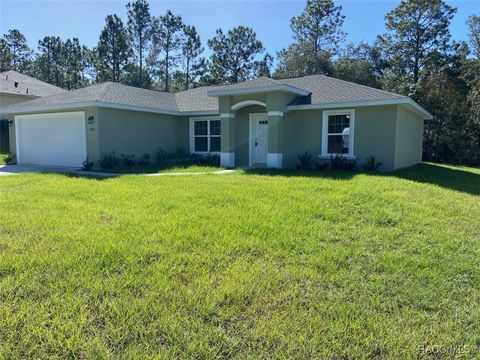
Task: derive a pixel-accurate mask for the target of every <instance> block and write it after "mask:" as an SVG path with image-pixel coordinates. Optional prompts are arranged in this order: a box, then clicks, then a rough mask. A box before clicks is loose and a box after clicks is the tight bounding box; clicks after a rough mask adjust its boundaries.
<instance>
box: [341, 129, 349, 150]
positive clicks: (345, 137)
mask: <svg viewBox="0 0 480 360" xmlns="http://www.w3.org/2000/svg"><path fill="white" fill-rule="evenodd" d="M349 138H350V128H349V127H346V128H345V129H343V131H342V140H343V148H344V149H348V140H349Z"/></svg>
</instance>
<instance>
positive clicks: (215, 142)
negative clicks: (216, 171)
mask: <svg viewBox="0 0 480 360" xmlns="http://www.w3.org/2000/svg"><path fill="white" fill-rule="evenodd" d="M210 152H220V136H212V137H211V138H210Z"/></svg>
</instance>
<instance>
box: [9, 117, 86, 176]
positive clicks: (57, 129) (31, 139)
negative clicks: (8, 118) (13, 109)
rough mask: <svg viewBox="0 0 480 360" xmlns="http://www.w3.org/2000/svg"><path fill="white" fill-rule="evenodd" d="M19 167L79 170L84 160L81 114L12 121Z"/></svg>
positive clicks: (83, 125) (84, 145)
mask: <svg viewBox="0 0 480 360" xmlns="http://www.w3.org/2000/svg"><path fill="white" fill-rule="evenodd" d="M15 130H16V142H17V162H18V163H19V164H35V165H57V166H75V167H78V166H81V164H82V162H83V161H84V160H85V159H86V157H87V146H86V140H85V139H86V138H85V115H84V113H83V111H77V112H64V113H50V114H33V115H18V116H16V117H15Z"/></svg>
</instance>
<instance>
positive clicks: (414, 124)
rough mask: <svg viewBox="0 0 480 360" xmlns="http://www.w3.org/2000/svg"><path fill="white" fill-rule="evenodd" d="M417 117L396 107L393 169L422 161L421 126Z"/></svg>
mask: <svg viewBox="0 0 480 360" xmlns="http://www.w3.org/2000/svg"><path fill="white" fill-rule="evenodd" d="M423 123H424V121H423V119H422V118H420V117H419V116H418V115H415V114H414V113H412V112H410V111H408V110H406V109H404V108H402V107H401V106H398V110H397V127H396V136H395V168H396V169H398V168H403V167H407V166H411V165H414V164H417V163H419V162H421V161H422V146H423V125H424V124H423Z"/></svg>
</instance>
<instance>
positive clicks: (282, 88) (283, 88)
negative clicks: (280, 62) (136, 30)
mask: <svg viewBox="0 0 480 360" xmlns="http://www.w3.org/2000/svg"><path fill="white" fill-rule="evenodd" d="M275 91H279V92H286V93H291V94H295V95H301V96H308V95H310V91H306V90H303V89H299V88H296V87H294V86H290V85H286V84H279V85H269V86H258V87H247V88H242V89H223V90H211V91H208V92H207V95H208V96H212V97H214V96H232V95H250V94H259V93H266V92H275Z"/></svg>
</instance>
